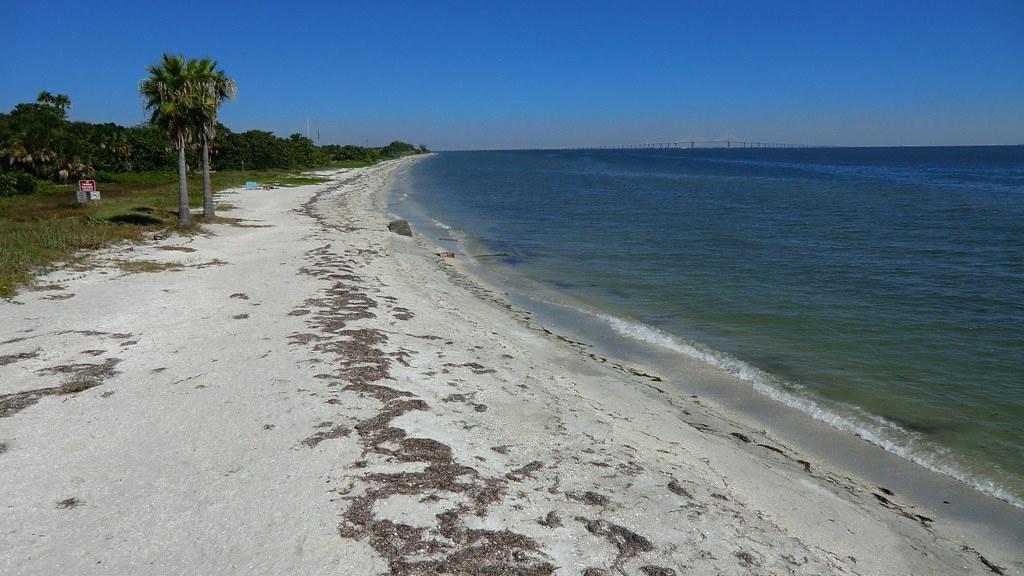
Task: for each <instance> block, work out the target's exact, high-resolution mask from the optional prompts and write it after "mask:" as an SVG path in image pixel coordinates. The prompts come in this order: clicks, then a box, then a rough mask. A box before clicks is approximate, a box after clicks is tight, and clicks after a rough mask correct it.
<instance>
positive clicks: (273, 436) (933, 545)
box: [0, 159, 1024, 576]
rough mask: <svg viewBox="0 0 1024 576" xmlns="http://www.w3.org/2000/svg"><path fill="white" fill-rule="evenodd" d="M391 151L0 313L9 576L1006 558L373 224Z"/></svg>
mask: <svg viewBox="0 0 1024 576" xmlns="http://www.w3.org/2000/svg"><path fill="white" fill-rule="evenodd" d="M413 161H415V159H412V160H400V161H396V162H393V163H388V164H385V165H380V166H376V167H372V168H367V169H357V170H352V171H347V172H344V173H340V174H337V173H336V174H333V175H332V182H331V183H329V184H326V185H314V186H304V187H299V188H294V189H287V190H277V191H269V192H264V191H259V192H245V193H242V192H239V191H231V192H229V193H228V194H225V195H227V196H230V197H231V203H232V204H235V205H236V206H237V208H236V209H235V210H233V211H232V212H231V213H229V215H230V216H240V217H243V218H245V220H243V221H242V222H241V226H231V225H218V226H216V227H213V231H214V234H213V235H211V236H209V237H197V238H188V239H186V238H181V237H172V238H167V239H163V240H160V241H158V242H153V243H150V244H147V245H140V246H132V247H118V248H115V249H111V251H109V255H108V256H107V257H108V258H109V260H108V265H105V266H102V267H100V268H97V269H94V270H86V271H62V272H55V273H53V274H51V275H49V276H48V277H47V281H48V282H51V283H53V284H57V285H61V286H63V287H64V288H65V290H63V291H61V292H62V293H63V295H66V294H72V296H73V297H72V296H68V297H67V298H61V299H47V296H48V295H50V294H49V293H45V292H26V294H25V296H24V297H22V298H21V300H22V301H23V303H22V304H21V305H17V304H9V303H5V304H2V305H0V318H3V319H4V322H3V323H2V325H3V326H4V327H5V328H4V329H3V331H2V332H0V356H2V357H4V358H5V359H6V358H8V357H10V358H15V357H17V358H15V359H14V360H12V361H11V362H9V363H8V362H5V363H4V364H3V365H2V366H0V381H5V382H6V384H5V385H3V387H2V388H0V395H4V398H6V399H8V400H9V399H10V397H11V395H12V394H20V395H21V396H19V398H21V399H22V400H26V401H27V400H32V401H33V403H31V404H27V405H24V406H21V405H20V404H19V407H18V409H17V411H16V412H15V413H12V414H9V415H5V417H2V418H0V442H3V443H4V450H0V466H4V467H5V470H9V471H10V473H9V474H8V473H6V471H5V480H4V481H3V483H2V486H0V498H2V499H3V501H4V503H5V509H6V510H7V512H8V514H7V518H8V521H7V522H9V525H8V524H6V523H5V526H4V528H5V529H4V530H3V531H2V534H3V535H2V536H0V543H2V544H3V545H4V550H6V552H4V553H3V554H2V556H0V566H5V567H6V569H5V572H6V573H12V574H36V573H39V574H42V573H53V572H55V571H64V572H75V573H82V574H88V573H100V572H104V573H109V572H110V571H111V570H113V571H115V572H118V571H119V572H127V571H132V570H134V571H138V570H139V569H140V568H141V569H143V570H147V569H148V570H152V568H153V566H160V567H162V568H163V569H164V570H165V571H176V572H181V571H191V572H195V571H205V572H225V573H242V572H246V573H250V572H253V571H261V572H270V571H278V572H282V571H283V572H296V571H300V572H304V573H327V572H336V571H337V569H338V568H339V567H341V568H344V569H347V570H348V571H350V572H351V573H360V574H364V573H365V574H381V573H385V572H390V573H393V574H413V573H422V572H443V571H447V572H449V573H456V574H470V573H479V572H480V571H481V570H485V569H498V570H505V571H507V572H508V573H512V571H513V570H514V571H515V573H520V574H551V573H555V570H556V569H557V573H558V574H587V575H588V576H590V575H597V574H613V573H616V571H619V572H621V573H630V574H634V573H636V574H639V573H643V574H645V575H650V574H672V573H685V572H687V571H689V572H694V571H696V572H698V573H707V572H716V571H717V572H721V573H729V574H746V573H780V574H783V573H789V574H823V573H853V574H896V573H900V574H934V573H949V574H962V573H974V574H991V573H999V572H998V570H1002V571H1003V572H1002V573H1007V574H1012V573H1019V572H1020V571H1021V568H1022V566H1024V565H1022V564H1021V559H1020V558H1019V557H1018V556H1019V554H1018V551H1016V550H1014V549H1012V548H1007V547H1004V546H1001V545H1000V544H999V543H993V542H989V541H978V540H975V539H973V538H971V537H970V534H971V533H972V530H971V529H970V527H961V526H958V525H955V524H950V523H947V522H945V521H944V520H943V519H942V518H941V517H939V518H934V519H932V518H928V519H923V518H922V517H921V515H920V514H919V513H918V512H917V511H916V510H915V509H914V508H912V507H911V506H909V505H908V504H907V503H906V502H905V501H904V500H903V497H902V496H901V495H899V494H891V493H890V492H883V491H881V490H880V489H876V488H873V487H871V486H866V485H864V484H863V483H861V482H859V481H857V480H855V479H853V478H850V477H847V476H845V475H843V474H841V473H836V472H834V471H832V470H829V469H823V468H819V467H818V466H817V465H816V464H815V463H813V462H807V461H802V458H801V457H800V455H799V453H797V452H794V451H793V450H791V449H790V448H789V447H788V446H785V445H783V444H779V443H777V442H776V441H775V440H774V438H772V437H771V436H770V435H766V434H764V433H762V432H761V431H759V430H755V429H752V428H750V427H749V426H745V425H744V424H742V423H740V422H736V421H732V420H730V419H729V418H727V417H724V416H723V415H722V414H721V413H719V412H718V411H717V410H715V409H714V407H713V406H712V405H710V404H708V403H705V402H704V401H703V400H702V399H701V398H693V397H690V396H688V395H686V394H681V393H676V392H673V391H671V390H665V389H664V388H662V389H658V388H656V387H655V386H657V382H655V381H653V380H652V376H651V375H645V374H642V373H641V374H636V373H631V372H630V371H629V369H628V368H623V369H616V368H615V367H610V366H608V364H611V363H612V362H611V361H607V360H606V361H604V362H602V361H601V360H600V359H599V358H590V357H588V356H586V355H585V354H580V347H581V346H585V345H583V344H581V343H579V342H576V341H574V340H573V339H572V338H570V337H566V336H559V335H557V334H555V333H554V332H552V331H550V330H548V329H547V328H544V327H543V326H542V325H541V324H539V323H538V322H536V321H535V320H532V319H531V314H530V313H529V312H528V311H525V310H522V309H520V308H518V307H516V306H514V305H513V304H511V303H509V302H508V301H507V299H506V298H505V297H504V296H502V295H501V294H500V293H498V292H494V291H493V290H491V289H488V288H487V287H486V286H483V285H481V284H479V283H477V282H476V281H475V280H473V279H471V278H470V277H469V276H467V275H466V274H464V273H462V272H460V271H459V270H458V269H457V268H456V267H453V266H452V265H451V263H450V262H446V261H444V260H439V259H438V258H437V257H436V256H435V255H434V254H433V252H432V249H431V247H430V246H429V245H428V244H427V243H426V242H425V241H424V240H423V238H422V237H419V238H413V239H409V238H404V237H400V236H397V235H394V234H391V233H390V232H388V231H387V229H386V227H385V225H386V223H387V221H388V219H387V218H386V214H387V212H388V203H387V197H386V194H387V186H386V185H387V183H388V181H389V179H390V178H391V177H392V176H393V173H394V171H395V170H396V169H398V168H399V167H401V166H404V165H406V164H407V163H409V162H413ZM187 250H194V251H195V252H188V251H187ZM118 261H135V262H154V261H157V262H164V263H167V267H166V268H165V269H161V270H159V271H153V272H149V273H138V274H127V273H122V274H120V275H119V274H118V270H121V271H124V270H127V269H128V268H129V267H125V266H121V267H120V268H119V267H118V266H116V265H113V263H116V262H118ZM172 263H173V264H172ZM456 264H458V263H456ZM71 290H74V292H73V293H72V292H71ZM79 350H85V352H79ZM99 366H106V367H107V369H106V371H102V370H100V369H99V368H97V367H99ZM12 375H13V376H14V378H12V377H11V376H12ZM76 378H77V379H79V380H81V379H85V378H91V380H88V382H87V383H88V384H91V385H90V386H88V387H86V388H82V389H78V388H74V387H72V388H68V387H67V386H68V384H74V383H75V382H79V380H76ZM51 388H57V389H59V390H57V391H55V392H44V391H46V390H50V389H51ZM33 393H34V394H36V395H37V397H32V394H33ZM108 393H109V394H108ZM21 404H25V402H21ZM57 462H60V463H61V465H60V473H58V474H55V473H54V472H55V471H56V467H55V463H57ZM65 504H66V505H65ZM87 527H88V528H87ZM961 528H963V529H961ZM965 534H966V535H967V537H966V538H965V537H964V535H965ZM40 535H41V536H40ZM153 542H159V545H155V544H151V543H153ZM225 551H227V552H225ZM97 561H99V562H100V564H97ZM998 567H1001V568H998ZM499 573H500V572H499Z"/></svg>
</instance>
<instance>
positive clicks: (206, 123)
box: [193, 58, 236, 218]
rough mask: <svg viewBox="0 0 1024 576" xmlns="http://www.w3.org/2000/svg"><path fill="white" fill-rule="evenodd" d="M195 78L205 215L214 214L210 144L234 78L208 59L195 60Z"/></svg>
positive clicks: (232, 89)
mask: <svg viewBox="0 0 1024 576" xmlns="http://www.w3.org/2000/svg"><path fill="white" fill-rule="evenodd" d="M194 62H195V71H194V73H193V80H194V81H195V82H197V83H198V84H199V85H200V86H201V94H202V107H201V108H200V109H199V111H198V112H199V121H200V124H201V126H200V127H199V128H198V130H199V140H200V142H202V146H203V215H204V216H206V217H208V218H209V217H212V216H214V210H213V191H212V190H211V186H210V143H211V142H213V138H214V136H216V132H217V110H218V109H219V108H220V105H221V104H223V103H224V101H225V100H230V99H231V98H233V97H234V96H235V91H236V87H235V81H234V80H232V79H230V78H228V77H227V76H226V75H225V74H224V71H223V70H217V61H216V60H211V59H209V58H201V59H199V60H195V61H194Z"/></svg>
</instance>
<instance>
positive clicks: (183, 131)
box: [139, 52, 202, 225]
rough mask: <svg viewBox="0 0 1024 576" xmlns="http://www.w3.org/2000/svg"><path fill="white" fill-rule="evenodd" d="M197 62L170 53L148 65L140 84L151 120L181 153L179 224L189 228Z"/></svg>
mask: <svg viewBox="0 0 1024 576" xmlns="http://www.w3.org/2000/svg"><path fill="white" fill-rule="evenodd" d="M196 69H197V67H196V64H195V59H192V58H189V59H188V61H186V60H185V57H184V56H181V55H172V54H167V53H166V52H165V53H164V54H163V55H161V56H160V62H159V63H157V64H151V65H149V66H146V72H148V73H149V76H148V77H147V78H145V79H144V80H143V81H142V82H140V83H139V93H141V94H142V98H143V99H144V100H145V106H146V110H147V111H149V112H150V119H149V121H150V122H151V123H152V124H153V125H155V126H159V127H160V128H162V129H163V130H164V131H166V132H167V135H168V136H169V137H170V138H171V142H172V143H173V144H174V147H175V149H176V150H177V151H178V223H179V224H182V225H188V224H189V223H191V221H192V215H191V213H190V212H189V206H188V182H187V178H186V166H185V147H186V146H188V144H189V143H190V142H191V141H192V136H193V133H194V132H195V129H196V125H197V117H198V116H199V113H198V111H199V110H200V109H201V107H202V106H201V104H202V98H201V89H200V88H199V86H198V85H197V83H196V82H195V80H194V76H195V72H196Z"/></svg>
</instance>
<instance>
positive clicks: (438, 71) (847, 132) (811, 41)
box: [0, 0, 1024, 148]
mask: <svg viewBox="0 0 1024 576" xmlns="http://www.w3.org/2000/svg"><path fill="white" fill-rule="evenodd" d="M0 7H2V10H0V14H3V15H4V19H5V20H6V21H5V22H4V24H5V25H4V32H3V39H2V40H0V109H2V110H7V109H9V108H10V107H11V106H12V105H13V104H15V103H17V102H21V101H28V100H33V99H34V98H35V95H36V93H37V92H39V91H40V90H49V91H51V92H64V93H66V94H68V95H69V96H70V97H71V99H72V101H73V103H74V106H73V108H72V110H71V116H72V118H74V119H80V120H88V121H96V122H98V121H113V122H118V123H122V124H134V123H137V122H139V121H141V120H142V119H143V114H142V107H141V101H140V99H139V97H138V96H137V93H136V87H137V85H138V82H139V80H140V79H142V77H143V76H144V70H143V68H144V67H145V66H146V65H147V64H149V63H152V62H155V61H156V60H157V59H158V58H159V56H160V53H161V52H162V51H169V52H175V53H184V54H185V55H189V56H210V57H213V58H215V59H217V60H218V61H219V62H220V64H221V66H222V67H223V68H224V69H225V70H226V71H227V73H228V74H229V75H230V76H232V77H233V78H235V79H236V80H237V82H238V98H237V99H236V100H235V101H233V102H230V103H228V104H227V105H225V108H224V110H223V113H222V119H223V121H224V123H225V124H227V125H228V126H229V127H230V128H231V129H232V130H236V131H241V130H246V129H250V128H258V129H264V130H272V131H274V132H277V133H278V134H281V135H287V134H290V133H292V132H304V131H305V123H306V117H307V115H308V116H309V117H310V118H311V123H312V126H313V134H314V136H315V133H316V132H317V131H319V133H320V143H359V144H362V143H363V142H367V141H368V142H369V143H370V144H382V143H386V142H388V141H390V140H392V139H401V140H405V141H409V142H412V143H414V144H421V143H422V144H427V145H429V146H431V147H433V148H451V147H523V146H561V145H597V144H617V143H631V142H649V141H668V140H680V139H688V138H690V137H696V138H703V139H719V138H737V139H749V140H764V141H774V142H791V143H808V144H846V145H887V144H892V145H916V144H923V145H932V144H939V145H941V144H1007V143H1012V144H1019V143H1024V0H1008V1H987V0H971V1H963V2H945V1H942V0H935V1H923V2H910V1H907V2H899V1H880V2H871V1H867V2H861V1H831V0H819V1H814V2H798V1H796V0H776V1H750V2H719V1H708V0H701V1H695V2H682V1H676V2H643V1H633V2H603V1H594V0H592V1H587V2H558V1H556V0H547V1H543V2H518V1H512V2H486V1H467V2H442V1H435V2H424V1H422V0H421V1H418V2H409V3H405V2H398V1H391V2H367V1H363V2H358V3H356V2H351V3H349V2H332V1H309V2H285V1H281V0H278V1H274V2H261V1H249V2H242V1H239V2H215V1H212V0H211V1H206V2H193V1H191V0H182V1H175V2H168V3H157V2H141V1H135V2H110V1H108V2H89V1H84V0H81V1H76V2H66V1H64V0H50V1H46V2H34V1H21V0H0Z"/></svg>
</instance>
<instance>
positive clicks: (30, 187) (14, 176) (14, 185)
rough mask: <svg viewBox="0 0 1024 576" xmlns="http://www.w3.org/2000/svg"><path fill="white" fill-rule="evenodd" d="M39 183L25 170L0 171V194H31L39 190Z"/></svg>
mask: <svg viewBox="0 0 1024 576" xmlns="http://www.w3.org/2000/svg"><path fill="white" fill-rule="evenodd" d="M39 188H40V183H39V181H38V180H36V179H35V178H33V177H32V175H31V174H26V173H25V172H21V171H18V172H0V196H16V195H18V194H32V193H33V192H35V191H37V190H39Z"/></svg>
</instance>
